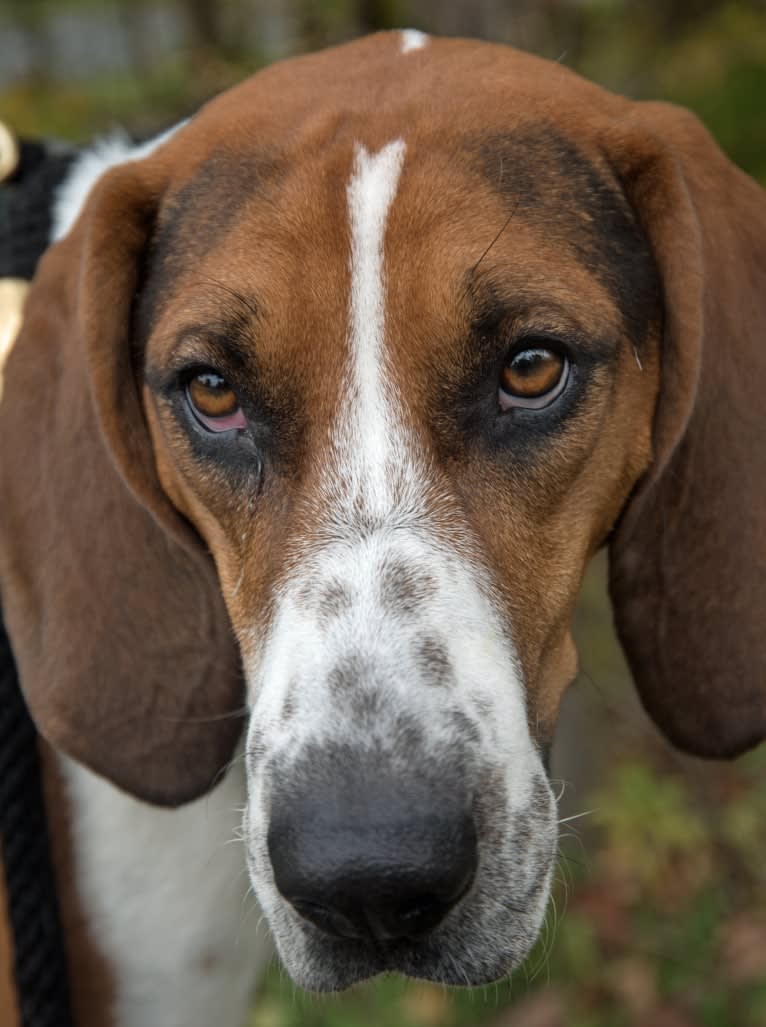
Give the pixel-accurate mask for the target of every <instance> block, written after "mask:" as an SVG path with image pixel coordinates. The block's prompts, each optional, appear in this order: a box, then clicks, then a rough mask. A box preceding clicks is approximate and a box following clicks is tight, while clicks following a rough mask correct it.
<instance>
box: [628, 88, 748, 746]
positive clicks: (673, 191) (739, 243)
mask: <svg viewBox="0 0 766 1027" xmlns="http://www.w3.org/2000/svg"><path fill="white" fill-rule="evenodd" d="M634 111H635V113H634V115H633V117H632V119H627V121H626V122H625V124H624V125H623V126H622V129H621V132H622V135H621V139H620V140H619V142H618V143H617V144H616V145H615V149H614V159H615V161H616V163H617V165H618V167H619V169H620V172H621V174H622V176H623V181H624V182H625V183H626V188H627V190H628V193H629V195H630V198H631V200H632V202H633V205H634V207H635V209H636V210H637V212H638V214H639V217H640V219H641V221H642V223H643V226H644V228H645V230H646V232H647V234H648V236H649V238H650V240H651V244H652V247H653V250H654V254H655V258H656V261H657V264H658V267H659V270H660V274H661V276H662V281H663V289H664V305H665V324H664V335H663V340H662V354H661V366H662V383H661V391H660V398H659V405H658V409H657V412H656V421H655V461H654V464H653V467H652V469H651V470H650V473H649V475H648V477H647V479H646V481H644V482H643V483H642V484H641V486H640V488H639V489H638V490H637V492H636V494H635V496H634V497H633V499H632V501H631V503H630V505H629V506H628V508H627V510H626V511H625V512H624V515H623V517H622V519H621V522H620V524H619V525H618V529H617V531H616V533H615V537H614V540H613V542H612V546H611V553H610V579H611V580H610V587H611V595H612V599H613V604H614V611H615V619H616V624H617V629H618V634H619V637H620V640H621V642H622V645H623V647H624V649H625V652H626V654H627V657H628V661H629V663H630V666H631V669H632V671H633V675H634V677H635V680H636V683H637V685H638V688H639V691H640V693H641V698H642V700H643V703H644V705H645V707H646V709H647V710H648V711H649V713H650V714H651V715H652V717H653V718H654V720H655V721H656V723H657V724H658V726H659V727H660V728H662V730H663V731H664V732H665V734H666V735H667V736H668V737H669V738H670V740H671V741H672V742H674V743H675V744H676V745H677V746H679V747H680V748H682V749H685V750H687V751H688V752H691V753H694V754H696V755H700V756H708V757H721V756H733V755H737V754H739V753H741V752H743V751H745V750H746V749H748V748H750V747H751V746H753V745H755V744H757V743H758V742H759V741H760V740H761V739H763V738H764V737H766V530H765V526H766V416H765V415H764V394H766V193H764V191H763V190H762V189H761V188H760V187H759V186H758V185H756V183H755V182H754V181H752V180H751V179H750V178H748V177H747V176H746V175H744V174H743V173H742V172H741V171H739V170H738V169H737V168H735V167H734V166H733V165H732V164H731V163H730V162H729V161H728V160H727V159H726V158H725V157H724V155H723V154H722V153H721V151H720V150H719V149H718V148H717V146H716V145H715V143H714V142H713V140H712V139H711V138H710V136H709V135H708V133H707V132H706V131H705V130H704V128H703V127H702V126H701V125H700V123H699V122H698V121H697V120H696V118H694V117H693V116H692V115H690V114H688V113H687V112H685V111H682V110H679V109H676V108H674V107H670V106H667V105H664V104H645V105H644V104H641V105H636V106H635V108H634Z"/></svg>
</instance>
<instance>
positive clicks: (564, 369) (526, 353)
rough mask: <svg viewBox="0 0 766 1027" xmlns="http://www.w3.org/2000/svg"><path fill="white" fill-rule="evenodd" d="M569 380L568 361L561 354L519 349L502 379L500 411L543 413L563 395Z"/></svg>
mask: <svg viewBox="0 0 766 1027" xmlns="http://www.w3.org/2000/svg"><path fill="white" fill-rule="evenodd" d="M568 377H569V361H568V360H567V358H566V357H565V356H564V355H563V354H562V353H558V352H557V351H556V350H554V349H550V348H549V347H548V346H529V347H528V348H526V349H522V350H519V351H518V352H516V353H514V354H513V356H511V357H510V358H509V359H508V362H507V363H506V365H505V367H504V368H503V372H502V374H501V376H500V388H499V389H498V400H499V402H500V408H501V409H502V410H511V409H512V408H513V407H526V408H528V409H532V410H541V409H542V408H543V407H547V406H548V405H549V404H551V403H552V402H553V401H554V400H555V399H556V398H557V397H558V396H560V395H561V393H562V392H563V391H564V386H565V385H566V383H567V379H568Z"/></svg>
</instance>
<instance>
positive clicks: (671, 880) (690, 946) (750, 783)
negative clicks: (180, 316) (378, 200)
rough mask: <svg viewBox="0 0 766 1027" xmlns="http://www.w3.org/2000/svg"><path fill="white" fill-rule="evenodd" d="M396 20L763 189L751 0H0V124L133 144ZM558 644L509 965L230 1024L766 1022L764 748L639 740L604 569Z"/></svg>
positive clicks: (272, 1007)
mask: <svg viewBox="0 0 766 1027" xmlns="http://www.w3.org/2000/svg"><path fill="white" fill-rule="evenodd" d="M401 26H408V27H414V28H420V29H423V30H425V31H427V32H433V33H443V34H451V35H471V36H479V37H484V38H488V39H493V40H497V41H501V42H506V43H511V44H513V45H515V46H519V47H521V48H523V49H527V50H530V51H533V52H535V53H537V54H540V55H543V56H547V57H550V58H553V59H556V60H561V61H563V62H564V63H565V64H567V65H568V66H569V67H571V68H574V69H575V70H578V71H580V72H582V73H583V74H585V75H587V76H588V77H590V78H593V79H595V80H596V81H598V82H600V83H601V84H602V85H605V86H607V87H609V88H611V89H614V90H616V91H619V92H622V93H625V94H627V95H630V96H633V97H635V98H637V99H642V98H655V99H657V98H661V99H669V100H674V101H676V102H679V103H683V104H685V105H687V106H689V107H691V108H692V109H693V110H695V111H696V112H697V113H698V114H699V115H700V116H701V117H702V118H703V120H704V121H705V122H706V123H707V125H708V127H709V128H710V129H711V130H712V132H713V134H714V135H715V136H716V138H717V139H718V141H719V143H720V144H721V146H722V147H723V148H724V150H726V152H727V153H728V154H729V155H730V157H731V158H732V159H733V160H735V161H736V162H737V163H739V164H740V165H741V166H742V167H743V168H744V169H745V170H746V171H748V172H749V173H750V174H752V175H754V176H755V177H756V178H759V179H760V180H761V181H762V182H764V183H766V2H765V0H747V2H745V0H743V2H722V3H717V2H704V0H683V2H681V0H665V2H663V0H633V2H631V0H540V2H532V0H455V2H451V3H450V2H446V0H442V2H439V0H314V2H312V0H221V2H218V3H215V2H212V0H0V118H3V119H5V120H7V121H8V122H10V123H11V124H12V125H13V126H14V127H15V128H16V129H17V130H18V131H20V132H26V133H30V134H41V133H42V134H52V135H58V136H61V137H64V138H69V139H74V140H87V139H90V138H92V136H93V135H94V134H97V133H103V132H108V131H109V130H111V129H113V128H114V127H115V126H124V127H126V128H127V129H128V130H130V131H131V132H133V133H135V134H136V135H138V136H145V135H147V134H150V133H152V132H154V131H155V130H157V129H159V128H162V127H165V126H167V125H168V124H170V123H171V122H173V121H175V120H177V119H178V118H179V117H180V116H184V115H187V114H189V113H191V112H192V111H193V110H194V109H195V108H196V107H197V106H198V105H199V104H200V103H201V102H202V101H204V100H205V99H206V98H207V97H209V96H210V95H212V94H214V93H216V92H218V91H220V90H221V89H223V88H225V87H226V86H228V85H230V84H232V83H234V82H236V81H238V80H240V79H241V78H242V77H243V76H244V75H246V74H249V73H250V72H252V71H254V70H255V69H257V68H258V67H260V66H262V65H263V64H265V63H267V62H269V61H272V60H275V59H277V58H280V57H284V56H287V55H289V54H292V53H298V52H301V51H305V50H308V49H313V48H316V47H320V46H324V45H328V44H331V43H335V42H340V41H342V40H345V39H349V38H352V37H354V36H356V35H358V34H360V33H362V32H365V31H371V30H374V29H378V28H391V27H401ZM577 636H578V640H579V648H580V655H581V668H582V669H581V673H580V677H579V679H578V682H577V684H576V685H575V686H574V688H573V689H572V690H571V691H570V693H569V695H568V697H567V699H566V701H565V704H564V709H563V713H562V720H561V725H560V730H559V737H558V739H557V744H556V751H555V753H554V769H553V776H554V778H555V787H556V789H557V791H558V792H561V802H560V806H561V816H562V827H561V831H562V844H561V860H560V866H559V874H558V882H557V886H556V892H555V902H554V903H552V905H551V909H550V912H549V916H548V922H547V927H546V931H545V932H544V936H543V938H542V940H541V942H540V944H539V945H538V947H537V949H536V951H535V952H534V954H533V955H532V957H531V958H530V959H529V961H528V963H527V965H526V966H525V967H524V968H523V969H522V970H520V971H519V972H518V973H516V974H515V975H514V977H513V978H512V979H511V980H508V981H504V982H502V983H500V984H498V985H497V986H494V987H491V988H485V989H477V990H474V991H455V990H448V989H444V988H440V987H436V986H431V985H426V984H422V983H418V982H408V981H404V980H401V979H398V978H387V979H384V980H379V981H376V982H373V983H372V984H369V985H365V986H363V987H360V988H358V989H355V990H353V991H352V992H351V993H349V994H347V995H344V996H341V997H330V998H321V999H320V998H317V997H311V996H305V995H303V994H301V993H299V992H298V991H297V990H296V989H295V988H294V987H293V986H292V985H291V984H290V983H289V981H288V980H287V979H286V978H285V975H284V973H283V972H282V971H280V969H279V968H278V967H274V969H273V971H272V972H271V974H270V976H269V978H268V980H267V982H266V984H265V987H264V988H263V989H262V991H261V992H260V995H259V1000H258V1002H257V1003H256V1006H255V1008H254V1011H253V1014H252V1019H251V1025H250V1027H463V1025H482V1027H634V1025H635V1027H701V1025H704V1027H764V1025H766V780H765V778H766V747H762V750H761V751H757V752H755V753H753V754H751V755H750V756H748V757H746V758H744V759H742V760H740V761H738V762H737V763H735V764H717V765H714V764H703V763H702V762H701V761H695V760H691V759H687V758H684V757H681V756H680V755H678V754H677V753H675V752H673V751H672V750H671V749H670V748H669V747H668V746H667V745H666V744H665V743H664V742H663V741H662V740H661V739H660V738H659V736H658V735H657V734H656V732H655V731H654V730H653V728H652V727H651V725H650V724H649V723H648V721H647V719H646V717H645V715H644V714H643V713H642V711H641V710H640V709H639V708H638V705H637V702H636V700H635V698H634V696H633V693H632V691H631V686H630V682H629V677H628V675H627V672H626V670H625V667H624V664H623V662H622V659H621V656H620V653H619V651H618V648H617V645H616V642H615V640H614V636H613V633H612V628H611V619H610V613H609V607H608V603H607V601H606V598H605V588H604V562H603V560H599V561H597V562H596V565H595V567H594V568H593V569H592V571H591V573H590V574H589V576H588V579H587V581H586V584H585V588H584V590H583V597H582V601H581V603H580V607H579V610H578V613H577ZM569 818H573V819H569ZM147 1027H148V1025H147ZM157 1027H160V1025H157Z"/></svg>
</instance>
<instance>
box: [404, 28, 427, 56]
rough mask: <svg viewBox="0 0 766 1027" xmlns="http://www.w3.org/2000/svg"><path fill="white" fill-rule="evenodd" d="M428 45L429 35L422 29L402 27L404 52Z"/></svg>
mask: <svg viewBox="0 0 766 1027" xmlns="http://www.w3.org/2000/svg"><path fill="white" fill-rule="evenodd" d="M424 46H428V36H427V35H426V34H425V32H421V31H420V29H402V53H410V51H411V50H422V49H423V47H424Z"/></svg>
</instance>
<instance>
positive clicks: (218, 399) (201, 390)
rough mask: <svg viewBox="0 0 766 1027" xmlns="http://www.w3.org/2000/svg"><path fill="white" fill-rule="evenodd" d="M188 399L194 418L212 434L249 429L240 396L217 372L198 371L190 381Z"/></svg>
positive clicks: (187, 391)
mask: <svg viewBox="0 0 766 1027" xmlns="http://www.w3.org/2000/svg"><path fill="white" fill-rule="evenodd" d="M186 395H187V398H188V400H189V406H190V407H191V409H192V412H193V414H194V416H195V417H196V418H197V420H198V421H199V423H200V424H201V425H202V427H203V428H207V430H208V431H212V432H224V431H231V430H232V429H233V428H240V429H241V428H246V427H247V420H246V419H245V415H244V413H243V412H242V408H241V407H240V405H239V400H238V399H237V394H236V393H235V392H234V389H232V387H231V386H230V385H229V383H228V382H227V381H226V379H225V378H224V377H223V375H220V374H218V372H217V371H212V370H207V371H198V372H197V374H195V375H194V377H193V378H191V379H190V380H189V382H188V384H187V386H186Z"/></svg>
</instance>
